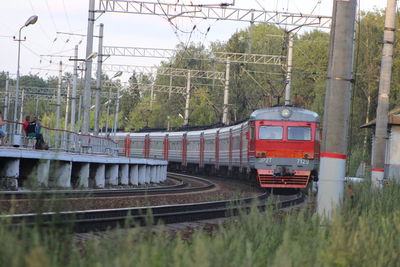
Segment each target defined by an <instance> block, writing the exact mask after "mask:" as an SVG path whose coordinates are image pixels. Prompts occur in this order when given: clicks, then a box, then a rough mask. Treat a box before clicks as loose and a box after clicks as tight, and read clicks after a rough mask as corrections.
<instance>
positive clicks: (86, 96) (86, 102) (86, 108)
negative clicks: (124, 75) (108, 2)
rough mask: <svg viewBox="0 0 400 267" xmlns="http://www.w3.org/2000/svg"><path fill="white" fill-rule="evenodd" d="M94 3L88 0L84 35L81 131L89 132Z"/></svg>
mask: <svg viewBox="0 0 400 267" xmlns="http://www.w3.org/2000/svg"><path fill="white" fill-rule="evenodd" d="M94 4H95V0H89V18H88V28H87V35H86V36H87V37H86V57H85V58H86V64H85V65H86V68H85V69H86V71H85V86H84V90H83V122H82V132H83V133H84V134H88V133H89V115H90V105H91V82H92V81H91V80H92V59H91V58H90V55H91V54H92V50H93V28H94V21H95V18H94V13H95V10H94Z"/></svg>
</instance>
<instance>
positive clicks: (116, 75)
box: [106, 71, 122, 133]
mask: <svg viewBox="0 0 400 267" xmlns="http://www.w3.org/2000/svg"><path fill="white" fill-rule="evenodd" d="M121 75H122V71H118V72H117V73H115V74H114V76H112V77H111V79H110V81H112V79H114V78H117V77H119V76H121ZM111 88H112V83H110V89H109V91H108V101H107V115H106V133H108V120H109V116H110V104H111Z"/></svg>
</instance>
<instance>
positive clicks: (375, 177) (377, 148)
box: [371, 0, 396, 187]
mask: <svg viewBox="0 0 400 267" xmlns="http://www.w3.org/2000/svg"><path fill="white" fill-rule="evenodd" d="M395 31H396V0H387V7H386V15H385V28H384V33H383V50H382V61H381V74H380V80H379V95H378V107H377V110H376V127H375V137H374V149H373V152H372V160H371V163H372V172H371V181H372V186H373V187H380V186H382V185H383V180H384V178H385V177H384V175H385V170H384V167H385V154H386V153H385V152H386V151H385V150H386V140H387V123H388V110H389V94H390V80H391V77H392V63H393V43H394V33H395Z"/></svg>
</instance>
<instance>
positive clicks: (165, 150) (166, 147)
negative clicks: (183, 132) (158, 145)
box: [163, 134, 169, 161]
mask: <svg viewBox="0 0 400 267" xmlns="http://www.w3.org/2000/svg"><path fill="white" fill-rule="evenodd" d="M163 155H164V160H167V161H168V155H169V139H168V134H166V135H165V137H164V142H163Z"/></svg>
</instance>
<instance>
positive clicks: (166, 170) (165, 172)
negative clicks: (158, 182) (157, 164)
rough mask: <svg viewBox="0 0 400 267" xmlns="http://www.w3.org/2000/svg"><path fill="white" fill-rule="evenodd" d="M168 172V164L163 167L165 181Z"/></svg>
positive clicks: (163, 179)
mask: <svg viewBox="0 0 400 267" xmlns="http://www.w3.org/2000/svg"><path fill="white" fill-rule="evenodd" d="M167 172H168V166H167V165H165V166H164V169H163V176H162V181H163V182H165V180H167Z"/></svg>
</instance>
